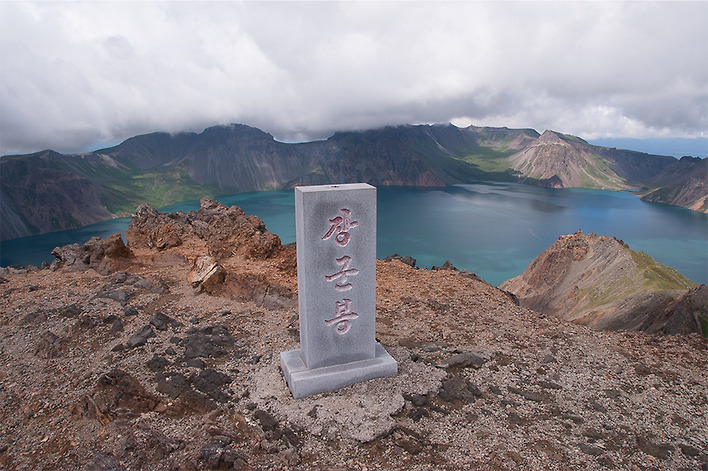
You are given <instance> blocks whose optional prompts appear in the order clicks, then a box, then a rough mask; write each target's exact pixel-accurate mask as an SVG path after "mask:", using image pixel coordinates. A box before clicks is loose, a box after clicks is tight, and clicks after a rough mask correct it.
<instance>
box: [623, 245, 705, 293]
mask: <svg viewBox="0 0 708 471" xmlns="http://www.w3.org/2000/svg"><path fill="white" fill-rule="evenodd" d="M630 253H631V255H632V260H633V261H634V263H636V264H637V268H639V269H640V270H642V271H643V272H644V279H645V280H646V282H647V287H648V288H650V289H655V290H669V289H681V290H685V289H689V288H691V287H693V286H695V285H696V283H694V282H692V281H691V280H689V279H688V278H686V277H685V276H683V275H682V274H681V273H679V272H678V271H677V270H675V269H674V268H671V267H667V266H666V265H662V264H660V263H658V262H657V261H656V260H654V259H653V258H651V257H650V256H649V255H647V254H646V253H644V252H637V251H635V250H630Z"/></svg>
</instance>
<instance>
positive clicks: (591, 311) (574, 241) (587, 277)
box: [500, 231, 708, 333]
mask: <svg viewBox="0 0 708 471" xmlns="http://www.w3.org/2000/svg"><path fill="white" fill-rule="evenodd" d="M693 286H695V283H693V282H691V281H689V280H688V279H686V278H685V277H684V276H683V275H681V274H680V273H679V272H678V271H676V270H674V269H673V268H670V267H667V266H664V265H661V264H660V263H658V262H656V261H655V260H654V259H652V258H651V257H650V256H648V255H647V254H645V253H644V252H636V251H633V250H631V249H630V248H629V247H628V246H627V245H626V244H625V243H624V242H622V241H620V240H617V239H615V238H614V237H607V236H597V235H595V234H592V233H591V234H588V235H584V234H583V232H582V231H578V232H576V233H575V234H571V235H566V236H560V237H559V239H558V240H557V241H556V242H555V243H554V244H553V245H552V246H551V247H549V248H548V249H546V250H545V251H544V252H543V253H542V254H540V255H539V256H538V257H536V258H535V259H534V260H533V261H532V262H531V263H530V264H529V267H528V268H527V269H526V270H525V271H524V272H523V273H522V274H521V275H519V276H517V277H516V278H512V279H511V280H508V281H506V282H504V283H502V284H501V286H500V288H502V289H504V290H507V291H510V292H512V293H514V294H515V295H516V296H517V297H518V298H519V301H520V303H521V305H522V306H524V307H527V308H529V309H533V310H535V311H538V312H542V313H545V314H549V315H553V316H556V317H560V318H562V319H565V320H569V321H573V322H576V323H579V324H583V325H588V326H591V327H594V328H596V329H606V330H618V329H626V330H638V329H641V328H642V326H645V325H649V324H651V325H653V329H654V330H661V331H665V332H667V333H691V332H696V333H700V332H701V325H700V319H699V318H700V317H706V316H708V313H706V312H705V309H706V307H705V305H704V306H703V308H702V309H698V310H696V311H695V312H692V313H690V317H691V318H692V320H691V321H690V322H688V321H687V322H681V323H679V322H672V323H669V324H667V323H666V322H667V321H666V319H665V320H664V323H663V324H660V323H659V322H658V318H659V317H661V313H662V312H664V310H665V308H666V307H667V306H668V305H669V304H670V303H672V302H673V301H675V300H676V299H677V298H678V297H680V296H682V295H683V294H684V293H686V291H687V290H688V289H689V288H691V287H693ZM685 315H689V314H688V313H686V314H685ZM664 317H665V316H664ZM676 329H678V330H676Z"/></svg>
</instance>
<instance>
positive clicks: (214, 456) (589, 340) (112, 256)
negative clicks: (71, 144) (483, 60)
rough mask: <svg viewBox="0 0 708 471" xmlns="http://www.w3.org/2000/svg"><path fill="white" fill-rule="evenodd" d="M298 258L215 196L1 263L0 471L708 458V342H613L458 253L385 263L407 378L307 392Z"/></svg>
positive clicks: (383, 294) (597, 464) (483, 465)
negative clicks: (458, 264) (499, 283)
mask: <svg viewBox="0 0 708 471" xmlns="http://www.w3.org/2000/svg"><path fill="white" fill-rule="evenodd" d="M166 225H167V226H170V227H169V228H168V229H164V227H165V226H166ZM576 245H577V244H576ZM227 246H234V247H237V249H236V250H224V249H225V247H227ZM573 250H574V251H573V252H572V253H573V254H574V255H572V256H571V258H573V257H577V256H580V254H582V253H583V250H584V249H582V247H578V248H576V249H573ZM294 252H295V249H294V247H293V246H292V245H290V246H282V245H280V243H279V240H278V238H277V236H275V235H274V234H271V233H270V232H268V231H267V229H266V228H265V227H263V225H262V222H260V220H258V218H254V217H252V216H248V215H245V214H243V212H242V211H241V210H240V209H239V208H234V207H232V208H227V207H225V206H222V205H219V204H218V203H216V202H214V201H210V200H204V201H203V202H202V205H201V208H200V210H199V211H193V212H190V213H188V214H183V213H175V214H163V213H159V212H156V211H154V209H152V208H150V207H149V206H145V207H142V208H141V210H140V211H139V214H138V215H137V216H136V218H135V219H134V220H133V222H132V223H131V230H130V231H129V233H128V235H127V244H124V242H123V240H122V239H121V238H120V236H114V237H112V238H110V239H108V240H101V239H92V240H91V241H89V243H87V244H85V245H84V246H68V247H63V248H59V249H57V250H55V251H54V254H55V257H56V259H55V262H54V263H53V264H52V265H51V267H46V268H43V269H37V268H32V267H28V268H24V269H18V268H9V269H2V271H0V293H2V296H0V364H1V365H2V367H1V368H0V467H2V468H3V469H45V470H52V469H92V470H109V469H110V470H128V469H145V470H147V469H150V470H175V469H179V470H185V471H186V470H198V469H199V470H202V469H251V470H272V469H303V470H305V469H315V470H326V469H327V470H330V469H400V470H439V469H489V470H504V469H606V468H610V469H701V468H705V467H706V466H708V453H706V450H707V449H708V439H707V438H706V435H705V433H703V431H704V430H706V427H708V423H707V422H706V415H705V410H706V407H708V399H707V398H706V395H705V391H706V390H707V389H708V373H707V372H708V346H707V344H706V340H705V339H704V338H702V337H700V336H698V335H696V334H690V335H685V334H678V335H672V336H666V335H648V334H645V333H640V332H598V331H595V330H592V329H590V328H588V327H585V326H580V325H576V324H572V323H569V322H567V321H564V320H562V319H558V318H556V317H553V316H546V315H543V314H539V313H537V312H534V311H530V310H528V309H526V308H523V307H520V306H518V305H517V304H516V303H515V302H514V300H513V299H512V297H510V296H509V295H508V294H507V293H505V292H502V291H501V290H499V289H497V288H494V287H492V286H490V285H489V284H487V283H485V282H484V281H482V280H479V279H478V278H476V277H474V276H471V275H470V274H469V273H466V272H461V271H457V270H454V268H453V267H451V266H450V264H449V263H446V264H443V265H441V266H440V267H438V268H439V269H438V270H424V269H416V268H414V267H413V266H411V265H414V263H412V262H411V261H410V260H406V257H400V256H398V257H392V258H391V261H388V262H384V261H379V262H377V299H376V306H377V338H378V339H379V340H380V341H381V342H382V343H383V344H384V345H385V346H386V349H387V351H389V352H390V353H391V354H392V355H393V356H394V357H395V358H396V360H397V361H398V365H399V373H398V375H396V376H394V377H391V378H381V379H375V380H371V381H368V382H365V383H360V384H357V385H353V386H349V387H347V388H344V389H341V390H339V391H335V392H332V393H327V394H319V395H315V396H312V397H309V398H305V399H300V400H293V399H292V397H291V396H290V393H289V390H288V388H287V386H286V385H285V382H284V380H283V377H282V373H281V372H280V369H279V354H280V352H283V351H287V350H291V349H293V348H297V346H298V344H299V340H298V316H297V309H296V306H297V296H296V295H297V279H296V273H297V270H296V263H295V254H294ZM403 262H408V263H409V264H406V263H403ZM691 296H693V295H691ZM701 296H705V294H702V295H701ZM691 299H693V298H691ZM693 302H695V300H693V301H691V300H690V299H689V298H686V299H684V300H683V301H679V302H677V303H676V304H675V306H674V308H673V309H674V310H681V309H689V310H690V309H691V307H690V306H691V305H692V303H693Z"/></svg>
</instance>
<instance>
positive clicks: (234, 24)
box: [0, 1, 708, 154]
mask: <svg viewBox="0 0 708 471" xmlns="http://www.w3.org/2000/svg"><path fill="white" fill-rule="evenodd" d="M706 25H708V2H701V1H699V2H688V3H679V2H560V3H556V2H542V3H541V2H460V1H457V2H432V1H430V2H423V1H417V2H402V1H390V2H386V1H384V2H343V3H338V2H299V1H289V2H231V1H222V2H213V3H210V2H194V3H192V2H115V3H114V2H90V3H89V2H87V3H83V2H69V3H64V2H47V3H31V2H0V48H1V49H0V154H8V153H26V152H33V151H37V150H40V149H45V148H52V149H54V150H58V151H60V152H79V151H87V150H93V149H96V148H99V147H102V146H106V145H109V144H116V143H118V142H120V141H122V140H123V139H125V138H128V137H130V136H133V135H136V134H141V133H147V132H153V131H169V132H176V131H196V132H201V131H202V130H203V129H204V128H205V127H208V126H213V125H216V124H227V123H233V122H237V123H244V124H249V125H252V126H256V127H259V128H261V129H263V130H264V131H267V132H270V133H271V134H273V135H274V136H275V138H276V139H279V140H283V141H289V142H291V141H302V140H311V139H322V138H326V137H328V136H329V135H331V134H332V133H333V131H335V130H350V129H366V128H373V127H380V126H383V125H395V124H405V123H438V122H452V123H454V124H456V125H459V126H467V125H469V124H475V125H479V126H509V127H530V128H534V129H536V130H538V131H543V130H545V129H553V130H557V131H561V132H565V133H570V134H575V135H578V136H581V137H584V138H586V139H599V138H607V137H633V138H648V137H698V136H704V137H705V136H706V134H707V131H708V28H707V27H706Z"/></svg>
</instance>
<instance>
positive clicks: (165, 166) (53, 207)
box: [0, 124, 708, 240]
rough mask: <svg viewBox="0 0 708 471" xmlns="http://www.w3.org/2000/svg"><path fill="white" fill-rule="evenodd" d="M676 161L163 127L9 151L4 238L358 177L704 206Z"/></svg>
mask: <svg viewBox="0 0 708 471" xmlns="http://www.w3.org/2000/svg"><path fill="white" fill-rule="evenodd" d="M676 162H677V161H676V159H674V158H673V157H662V156H652V155H647V154H641V153H638V152H630V151H622V150H617V149H609V148H605V147H597V146H591V145H589V144H588V143H587V142H585V141H583V140H582V139H580V138H576V137H573V136H567V135H564V134H560V133H556V132H552V131H546V132H544V133H543V135H539V134H538V133H537V132H536V131H534V130H530V129H508V128H480V127H475V126H470V127H467V128H457V127H455V126H453V125H433V126H427V125H420V126H398V127H387V128H382V129H377V130H368V131H358V132H340V133H336V134H334V135H333V136H332V137H330V138H329V139H327V140H325V141H316V142H308V143H298V144H286V143H282V142H278V141H276V140H275V139H273V136H271V135H270V134H267V133H265V132H263V131H261V130H259V129H255V128H252V127H249V126H245V125H238V124H234V125H230V126H217V127H212V128H208V129H205V130H204V131H203V132H202V133H199V134H197V133H179V134H166V133H153V134H146V135H142V136H136V137H133V138H130V139H128V140H126V141H125V142H123V143H121V144H119V145H118V146H115V147H112V148H108V149H102V150H98V151H95V152H92V153H86V154H71V155H62V154H57V153H56V152H52V151H44V152H41V153H38V154H32V155H27V156H4V157H2V158H1V159H0V190H1V191H2V199H1V200H0V211H1V213H0V214H2V217H3V224H2V225H1V226H0V240H4V239H10V238H16V237H22V236H26V235H29V234H37V233H43V232H51V231H55V230H60V229H68V228H75V227H80V226H82V225H86V224H90V223H93V222H97V221H100V220H103V219H107V218H109V217H112V215H126V214H132V213H133V212H134V211H135V208H136V207H137V206H138V205H139V204H140V203H142V202H148V203H150V204H152V205H154V206H157V207H160V206H165V205H168V204H171V203H175V202H178V201H185V200H191V199H200V198H202V197H204V196H214V195H218V194H228V193H239V192H247V191H258V190H273V189H282V188H290V187H292V186H294V185H298V184H325V183H348V182H358V181H365V182H368V183H370V184H373V185H405V186H443V185H448V184H454V183H461V182H473V181H484V180H487V181H523V182H527V183H533V184H541V185H545V186H551V187H554V188H560V187H571V186H576V187H588V188H608V189H626V188H639V187H646V189H647V191H648V189H649V188H651V189H652V190H653V191H654V196H650V195H648V196H647V197H646V198H647V199H650V200H655V199H656V198H658V199H656V200H660V201H663V202H667V203H671V204H681V205H684V204H686V205H689V206H690V207H691V208H693V209H698V210H701V211H703V210H704V208H703V206H701V204H699V203H697V201H705V199H706V197H707V196H708V194H707V191H708V190H707V187H708V183H706V181H707V180H708V175H706V172H705V171H703V172H702V173H701V172H700V171H698V170H696V171H695V172H692V173H690V178H689V175H688V174H686V173H685V172H681V171H673V173H667V174H665V175H664V176H663V177H659V175H660V174H661V172H662V171H664V169H665V168H667V169H668V168H669V167H672V166H673V165H674V164H675V163H676ZM702 168H703V167H702ZM667 171H668V170H667ZM649 181H651V183H648V182H649ZM667 185H668V186H667ZM656 195H662V196H656ZM687 195H690V197H689V196H687Z"/></svg>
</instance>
